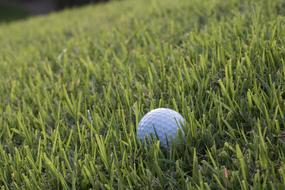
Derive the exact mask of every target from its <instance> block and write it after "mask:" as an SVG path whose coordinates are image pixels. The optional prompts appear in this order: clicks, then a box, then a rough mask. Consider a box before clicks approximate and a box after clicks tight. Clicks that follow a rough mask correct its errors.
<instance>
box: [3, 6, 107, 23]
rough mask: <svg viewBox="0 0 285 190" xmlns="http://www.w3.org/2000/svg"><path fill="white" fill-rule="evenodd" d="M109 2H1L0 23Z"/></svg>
mask: <svg viewBox="0 0 285 190" xmlns="http://www.w3.org/2000/svg"><path fill="white" fill-rule="evenodd" d="M108 1H109V0H2V1H1V2H0V23H1V22H10V21H14V20H19V19H25V18H27V17H29V16H34V15H42V14H47V13H50V12H53V11H59V10H63V9H66V8H70V7H76V6H82V5H86V4H95V3H102V2H108Z"/></svg>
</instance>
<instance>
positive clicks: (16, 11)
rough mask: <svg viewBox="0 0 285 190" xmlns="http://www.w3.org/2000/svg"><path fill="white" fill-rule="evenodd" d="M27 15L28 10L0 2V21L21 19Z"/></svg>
mask: <svg viewBox="0 0 285 190" xmlns="http://www.w3.org/2000/svg"><path fill="white" fill-rule="evenodd" d="M29 15H30V13H29V12H27V11H26V10H23V9H22V8H19V7H17V6H15V5H5V4H1V3H0V23H1V22H10V21H14V20H19V19H23V18H26V17H28V16H29Z"/></svg>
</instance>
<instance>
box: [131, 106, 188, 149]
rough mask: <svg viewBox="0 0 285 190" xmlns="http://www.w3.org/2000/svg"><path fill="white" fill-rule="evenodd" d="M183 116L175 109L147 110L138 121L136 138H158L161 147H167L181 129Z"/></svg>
mask: <svg viewBox="0 0 285 190" xmlns="http://www.w3.org/2000/svg"><path fill="white" fill-rule="evenodd" d="M184 122H185V120H184V118H183V117H182V116H181V115H180V114H179V113H178V112H176V111H174V110H171V109H168V108H158V109H154V110H152V111H150V112H148V113H147V114H146V115H145V116H144V117H143V118H142V119H141V121H140V122H139V126H138V129H137V138H138V139H140V140H145V139H146V138H149V137H150V136H153V137H156V138H158V140H159V141H160V144H161V146H162V147H164V148H167V147H169V146H170V145H171V143H172V141H173V139H175V138H176V137H177V134H178V129H181V131H182V132H183V129H182V125H183V124H184Z"/></svg>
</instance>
